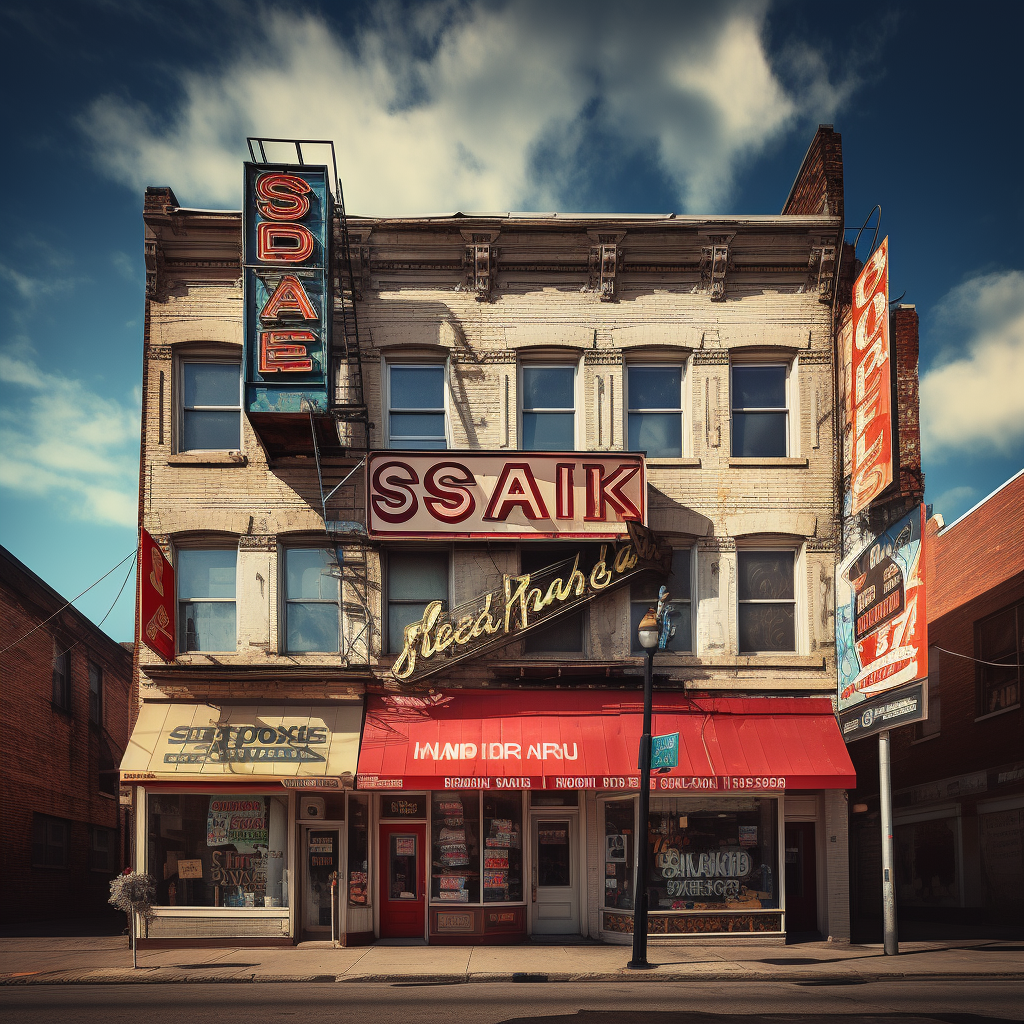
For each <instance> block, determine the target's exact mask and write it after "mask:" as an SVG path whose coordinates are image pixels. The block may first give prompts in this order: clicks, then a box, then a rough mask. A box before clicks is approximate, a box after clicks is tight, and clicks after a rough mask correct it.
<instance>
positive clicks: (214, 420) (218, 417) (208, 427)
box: [183, 410, 241, 451]
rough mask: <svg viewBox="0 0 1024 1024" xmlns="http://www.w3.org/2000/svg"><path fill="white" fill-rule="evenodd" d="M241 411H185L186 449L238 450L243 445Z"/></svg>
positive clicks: (184, 439)
mask: <svg viewBox="0 0 1024 1024" xmlns="http://www.w3.org/2000/svg"><path fill="white" fill-rule="evenodd" d="M240 431H241V420H240V418H239V413H238V412H237V411H235V412H210V411H208V410H200V411H192V410H186V412H185V437H184V438H183V441H184V448H185V450H186V451H199V450H201V451H213V450H216V451H237V450H238V449H239V448H240V447H241V442H240V440H239V438H240Z"/></svg>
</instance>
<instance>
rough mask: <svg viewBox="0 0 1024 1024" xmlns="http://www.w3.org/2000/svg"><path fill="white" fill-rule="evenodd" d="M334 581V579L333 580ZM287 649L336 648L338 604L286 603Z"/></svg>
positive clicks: (334, 649)
mask: <svg viewBox="0 0 1024 1024" xmlns="http://www.w3.org/2000/svg"><path fill="white" fill-rule="evenodd" d="M335 582H336V581H335ZM287 616H288V632H287V637H286V643H287V645H288V650H289V651H297V652H301V651H323V652H327V653H333V652H335V651H337V650H338V606H337V605H336V604H303V603H301V602H295V601H291V602H289V603H288V609H287Z"/></svg>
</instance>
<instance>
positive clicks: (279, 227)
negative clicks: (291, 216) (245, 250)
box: [256, 220, 316, 263]
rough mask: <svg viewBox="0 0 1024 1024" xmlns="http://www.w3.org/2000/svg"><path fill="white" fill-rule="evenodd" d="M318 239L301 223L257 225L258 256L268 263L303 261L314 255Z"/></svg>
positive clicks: (265, 222) (265, 223)
mask: <svg viewBox="0 0 1024 1024" xmlns="http://www.w3.org/2000/svg"><path fill="white" fill-rule="evenodd" d="M315 246H316V239H315V238H314V237H313V232H312V231H310V230H309V228H304V227H303V226H302V225H301V224H274V223H272V222H270V221H268V220H265V221H263V222H262V223H261V224H257V225H256V258H257V259H258V260H264V261H265V262H267V263H302V262H303V261H304V260H308V259H309V257H310V256H312V255H313V249H314V248H315Z"/></svg>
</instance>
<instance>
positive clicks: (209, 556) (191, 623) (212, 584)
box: [175, 547, 238, 652]
mask: <svg viewBox="0 0 1024 1024" xmlns="http://www.w3.org/2000/svg"><path fill="white" fill-rule="evenodd" d="M237 562H238V549H237V548H233V547H232V548H185V549H179V550H178V566H177V573H176V576H175V581H176V583H177V587H178V650H179V651H181V652H187V651H218V652H229V651H233V650H235V649H236V645H237V624H236V618H235V575H236V567H237Z"/></svg>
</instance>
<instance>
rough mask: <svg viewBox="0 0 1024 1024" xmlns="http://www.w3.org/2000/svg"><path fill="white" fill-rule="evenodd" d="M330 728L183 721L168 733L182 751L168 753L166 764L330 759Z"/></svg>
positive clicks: (165, 757) (168, 740)
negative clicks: (325, 749)
mask: <svg viewBox="0 0 1024 1024" xmlns="http://www.w3.org/2000/svg"><path fill="white" fill-rule="evenodd" d="M327 741H328V732H327V729H326V728H325V727H323V726H307V725H289V726H284V725H278V726H261V725H231V726H226V725H225V726H218V725H206V726H188V725H179V726H176V727H175V728H174V729H172V730H171V731H170V732H169V733H168V734H167V743H168V744H169V745H174V746H180V747H181V748H182V749H181V750H180V751H171V752H169V753H165V754H164V757H163V760H164V763H165V764H205V763H206V762H208V761H209V762H213V763H228V762H236V763H237V762H253V761H293V762H294V761H302V762H309V761H326V760H327V758H326V756H325V753H326V751H325V752H324V753H321V752H320V751H319V750H314V749H311V748H313V747H326V746H327Z"/></svg>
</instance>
